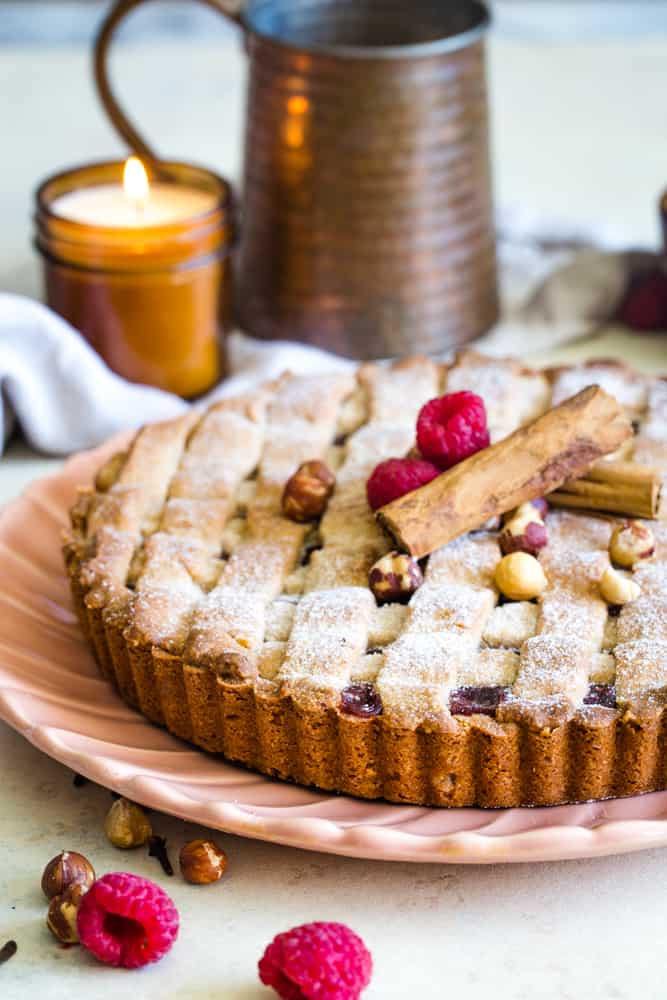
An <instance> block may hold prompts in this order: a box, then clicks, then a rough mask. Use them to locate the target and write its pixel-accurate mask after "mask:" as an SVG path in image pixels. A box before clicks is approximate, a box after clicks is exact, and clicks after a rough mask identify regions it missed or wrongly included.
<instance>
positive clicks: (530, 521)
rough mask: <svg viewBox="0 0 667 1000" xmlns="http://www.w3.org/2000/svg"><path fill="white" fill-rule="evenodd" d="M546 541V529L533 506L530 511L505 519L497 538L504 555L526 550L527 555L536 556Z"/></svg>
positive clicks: (528, 505) (527, 505)
mask: <svg viewBox="0 0 667 1000" xmlns="http://www.w3.org/2000/svg"><path fill="white" fill-rule="evenodd" d="M522 506H526V507H530V506H531V505H530V504H525V505H523V504H522ZM547 541H548V537H547V529H546V527H545V525H544V522H543V521H542V519H541V518H540V516H539V514H538V512H537V510H536V509H535V508H534V507H533V508H532V511H531V512H525V513H524V514H523V515H519V514H517V515H515V516H514V517H513V518H511V519H510V520H509V521H506V522H505V525H504V527H503V530H502V531H501V533H500V538H499V542H500V548H501V551H502V553H503V555H505V556H506V555H509V553H510V552H528V553H529V555H531V556H536V555H537V553H538V552H539V551H540V549H543V548H544V546H545V545H546V544H547Z"/></svg>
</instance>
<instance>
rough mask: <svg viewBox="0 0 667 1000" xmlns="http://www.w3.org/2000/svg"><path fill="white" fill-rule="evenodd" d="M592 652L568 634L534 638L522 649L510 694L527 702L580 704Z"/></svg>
mask: <svg viewBox="0 0 667 1000" xmlns="http://www.w3.org/2000/svg"><path fill="white" fill-rule="evenodd" d="M594 657H595V650H594V648H593V646H592V645H591V644H590V643H589V642H586V641H585V640H583V639H579V638H576V637H575V636H567V635H536V636H534V637H533V638H532V639H527V640H526V642H525V643H524V645H523V648H522V650H521V659H520V661H519V669H518V673H517V678H516V681H515V682H514V687H513V689H512V693H513V695H514V696H515V697H516V698H525V699H527V700H529V701H542V700H545V699H551V698H553V697H556V698H565V699H567V700H568V701H569V702H571V704H573V705H580V704H581V703H582V702H583V700H584V698H585V696H586V693H587V691H588V679H589V675H590V673H591V670H592V668H593V664H594Z"/></svg>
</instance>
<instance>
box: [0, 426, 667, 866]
mask: <svg viewBox="0 0 667 1000" xmlns="http://www.w3.org/2000/svg"><path fill="white" fill-rule="evenodd" d="M118 446H119V439H118V438H115V439H114V440H112V441H110V442H108V443H107V444H106V445H104V446H103V447H102V448H98V449H96V450H95V451H89V452H84V453H82V454H80V455H76V456H74V457H73V458H72V459H70V460H69V461H68V462H67V464H66V465H65V466H64V468H63V470H62V471H61V472H60V473H59V474H58V475H55V476H52V477H50V478H48V479H42V480H39V481H37V482H35V483H33V485H32V486H30V487H29V488H28V489H27V490H26V492H25V493H24V494H23V495H22V496H21V497H19V498H18V499H17V500H14V501H13V502H12V503H10V504H9V505H8V506H7V507H6V508H5V509H4V511H2V513H1V514H0V621H1V622H2V630H1V632H0V717H2V718H3V719H4V720H5V721H6V722H8V723H9V724H10V725H11V726H13V727H14V728H15V729H17V730H18V731H19V732H20V733H22V734H23V735H24V736H25V737H26V739H28V740H30V742H31V743H33V744H34V745H35V746H36V747H39V749H40V750H43V751H44V752H45V753H47V754H49V755H50V756H51V757H55V759H56V760H59V761H61V762H62V763H63V764H66V765H67V766H68V767H71V768H72V769H73V770H75V771H78V772H80V773H81V774H84V775H85V776H86V777H88V778H91V779H92V780H93V781H97V782H99V783H100V784H102V785H105V786H107V787H108V788H113V789H115V790H116V791H118V792H122V793H123V794H125V795H127V796H129V797H130V798H132V799H135V800H136V801H138V802H142V803H143V804H145V805H148V806H151V807H153V808H155V809H160V810H162V811H163V812H167V813H172V814H174V815H175V816H180V817H182V818H183V819H188V820H193V821H196V822H198V823H202V824H204V825H206V826H209V827H213V828H214V829H219V830H226V831H229V832H231V833H237V834H241V835H243V836H248V837H257V838H259V839H261V840H269V841H274V842H276V843H279V844H289V845H292V846H295V847H302V848H306V849H308V850H314V851H330V852H332V853H335V854H345V855H349V856H351V857H360V858H377V859H384V860H396V861H398V860H401V861H440V862H457V863H475V864H479V863H492V862H501V861H547V860H556V859H563V858H582V857H594V856H597V855H603V854H614V853H620V852H624V851H636V850H642V849H644V848H649V847H657V846H661V845H667V792H658V793H655V794H652V795H644V796H640V797H637V798H632V799H618V800H611V801H608V802H594V803H587V804H584V805H574V806H557V807H552V808H548V809H505V810H503V809H500V810H484V809H451V810H447V809H428V808H417V807H414V806H398V805H390V804H388V803H383V802H365V801H361V800H358V799H352V798H347V797H345V796H333V795H325V794H321V793H318V792H315V791H310V790H308V789H304V788H299V787H297V786H295V785H289V784H286V783H284V782H278V781H271V780H269V779H268V778H264V777H262V776H261V775H258V774H253V773H252V772H249V771H245V770H243V769H240V768H237V767H234V766H232V765H230V764H227V763H226V762H225V761H224V760H221V759H219V758H216V757H212V756H208V755H206V754H204V753H201V752H199V751H198V750H195V749H194V748H193V747H190V746H188V745H187V744H186V743H181V742H180V741H179V740H177V739H174V738H173V737H172V736H169V734H168V733H166V732H164V731H163V730H161V729H159V728H157V727H155V726H153V725H151V724H150V723H149V722H147V721H146V719H144V718H143V716H141V715H139V714H138V713H137V712H134V711H132V710H131V709H130V708H128V707H126V706H125V705H124V704H123V702H122V701H121V700H120V698H119V697H118V696H117V695H116V694H115V692H114V691H113V690H112V689H111V688H110V687H109V685H108V684H106V683H105V682H104V681H103V680H102V679H101V678H100V677H99V676H98V674H97V670H96V667H95V664H94V663H93V660H92V657H91V655H90V654H89V652H88V649H87V647H86V645H85V643H84V641H83V639H82V637H81V635H80V633H79V630H78V626H77V623H76V620H75V618H74V615H73V613H72V610H71V605H70V600H69V592H68V586H67V581H66V579H65V576H64V573H63V568H62V560H61V554H60V533H61V529H62V528H63V527H64V525H65V524H66V522H67V510H68V507H69V506H70V505H71V504H72V502H73V500H74V496H75V491H76V487H77V485H78V484H80V483H86V482H89V481H90V479H91V476H92V473H93V471H94V469H95V468H96V467H97V466H98V465H99V464H100V463H101V462H102V461H103V459H104V457H105V456H106V455H108V454H110V453H111V451H112V450H114V449H115V448H118Z"/></svg>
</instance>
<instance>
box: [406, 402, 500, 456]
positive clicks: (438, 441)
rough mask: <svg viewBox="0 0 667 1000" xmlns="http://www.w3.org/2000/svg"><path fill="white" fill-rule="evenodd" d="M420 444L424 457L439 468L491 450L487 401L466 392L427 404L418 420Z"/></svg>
mask: <svg viewBox="0 0 667 1000" xmlns="http://www.w3.org/2000/svg"><path fill="white" fill-rule="evenodd" d="M417 445H418V446H419V450H420V452H421V453H422V455H423V456H424V458H428V459H429V460H430V461H431V462H434V463H435V464H436V465H437V466H438V467H439V468H440V469H449V468H450V466H452V465H456V463H457V462H461V461H462V460H463V459H464V458H467V457H468V456H469V455H474V454H475V452H476V451H480V450H481V449H482V448H488V445H489V432H488V429H487V426H486V408H485V406H484V400H483V399H482V398H481V397H480V396H476V395H475V393H474V392H467V391H464V392H450V393H448V394H447V395H446V396H440V397H439V398H438V399H432V400H430V402H428V403H425V404H424V406H422V408H421V410H420V411H419V416H418V417H417Z"/></svg>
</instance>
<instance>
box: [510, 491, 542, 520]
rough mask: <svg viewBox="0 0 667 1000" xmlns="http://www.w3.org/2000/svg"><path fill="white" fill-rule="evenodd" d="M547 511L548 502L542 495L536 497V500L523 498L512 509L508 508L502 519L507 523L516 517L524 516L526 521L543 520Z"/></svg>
mask: <svg viewBox="0 0 667 1000" xmlns="http://www.w3.org/2000/svg"><path fill="white" fill-rule="evenodd" d="M548 512H549V505H548V503H547V502H546V500H545V499H544V497H538V499H537V500H525V501H524V502H523V503H520V504H519V506H518V507H515V508H514V510H508V511H507V513H506V514H503V521H504V522H505V523H507V522H508V521H513V520H514V519H515V518H517V517H518V518H526V520H528V521H535V520H537V521H543V520H544V518H545V517H546V515H547V514H548Z"/></svg>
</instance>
